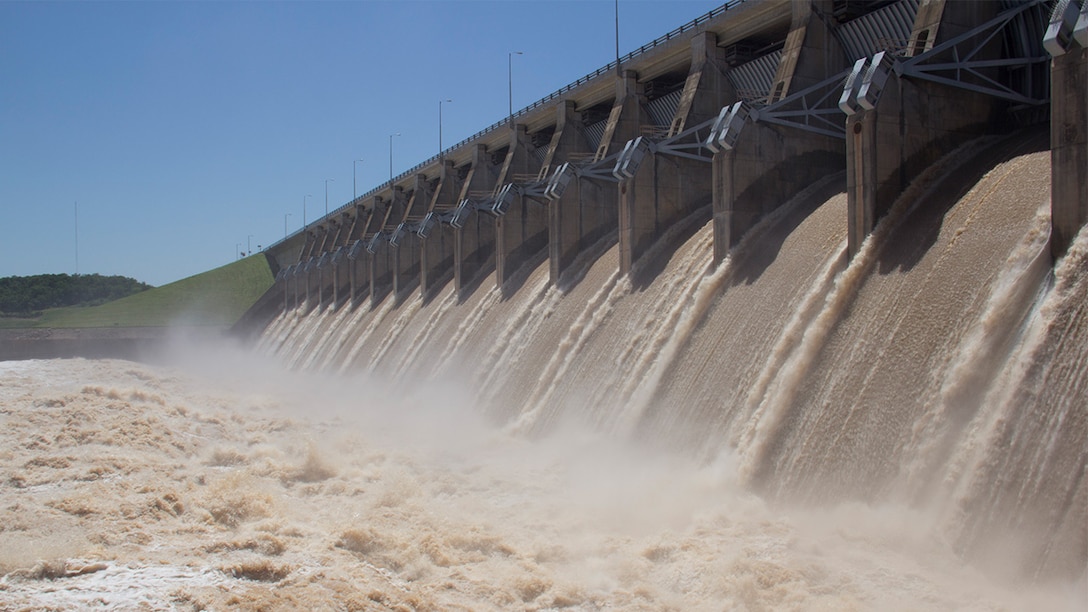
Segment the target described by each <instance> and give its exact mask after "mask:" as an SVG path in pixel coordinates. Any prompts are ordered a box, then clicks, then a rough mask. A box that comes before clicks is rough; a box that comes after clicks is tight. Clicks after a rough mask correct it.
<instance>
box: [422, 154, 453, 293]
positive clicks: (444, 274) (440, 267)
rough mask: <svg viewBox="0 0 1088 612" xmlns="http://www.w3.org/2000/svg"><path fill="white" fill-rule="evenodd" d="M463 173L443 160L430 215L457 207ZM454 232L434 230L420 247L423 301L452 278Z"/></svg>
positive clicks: (444, 228)
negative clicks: (461, 174)
mask: <svg viewBox="0 0 1088 612" xmlns="http://www.w3.org/2000/svg"><path fill="white" fill-rule="evenodd" d="M461 187H462V181H461V177H460V172H459V171H458V169H457V168H455V167H454V165H453V162H452V161H449V160H444V161H443V163H442V166H441V169H440V171H439V176H438V184H437V185H436V186H435V189H434V193H433V194H432V195H431V202H430V206H429V207H428V209H427V212H433V213H435V214H441V213H445V212H449V211H450V210H453V208H454V207H455V206H457V198H458V197H459V196H460V194H461ZM453 247H454V232H453V230H452V229H451V228H450V227H449V226H447V225H443V224H441V223H438V224H436V225H435V226H434V227H433V228H431V232H430V234H429V235H428V236H427V239H426V240H423V241H422V244H421V245H420V254H419V259H420V261H419V266H420V272H419V284H420V291H422V292H423V300H424V301H427V300H429V299H430V298H431V297H432V296H433V295H434V292H435V291H436V290H437V289H438V288H439V287H441V286H442V284H443V283H445V282H447V281H449V280H450V279H451V278H453V268H454V265H453Z"/></svg>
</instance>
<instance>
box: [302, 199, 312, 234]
mask: <svg viewBox="0 0 1088 612" xmlns="http://www.w3.org/2000/svg"><path fill="white" fill-rule="evenodd" d="M312 197H313V196H312V195H310V194H306V196H305V197H303V198H302V228H303V229H306V198H312Z"/></svg>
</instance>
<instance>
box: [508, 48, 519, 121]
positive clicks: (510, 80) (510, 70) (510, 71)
mask: <svg viewBox="0 0 1088 612" xmlns="http://www.w3.org/2000/svg"><path fill="white" fill-rule="evenodd" d="M515 55H523V53H522V52H521V51H511V52H510V53H507V54H506V82H507V84H508V86H509V89H510V125H511V126H512V125H513V119H514V56H515Z"/></svg>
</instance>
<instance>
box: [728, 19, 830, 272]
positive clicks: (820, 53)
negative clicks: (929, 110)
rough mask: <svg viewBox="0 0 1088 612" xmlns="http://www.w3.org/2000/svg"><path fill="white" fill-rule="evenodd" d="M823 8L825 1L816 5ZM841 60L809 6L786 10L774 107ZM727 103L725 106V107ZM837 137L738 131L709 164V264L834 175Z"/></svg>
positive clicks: (758, 128) (761, 126) (762, 128)
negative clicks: (711, 257)
mask: <svg viewBox="0 0 1088 612" xmlns="http://www.w3.org/2000/svg"><path fill="white" fill-rule="evenodd" d="M816 4H819V5H820V6H817V8H818V9H820V8H821V7H822V9H825V10H829V9H830V6H823V5H828V4H829V3H827V2H822V1H821V2H819V3H816ZM847 64H848V63H847V58H846V57H845V54H844V53H843V50H842V48H841V46H840V45H839V43H838V41H837V40H836V39H835V37H834V36H833V35H832V34H831V30H830V28H829V26H828V24H827V23H826V22H825V21H824V20H822V19H820V17H819V16H818V14H817V13H816V12H815V11H813V7H812V4H810V3H808V2H796V3H794V4H793V21H792V23H791V26H790V33H789V35H788V36H787V37H786V43H785V47H784V48H783V50H782V60H781V61H780V62H779V65H778V70H777V71H776V73H775V79H774V82H773V85H772V88H771V91H770V92H768V97H769V98H770V99H773V100H774V101H779V100H782V99H783V98H785V97H787V96H789V95H790V94H791V93H793V92H795V91H799V90H803V89H805V88H808V87H811V86H813V85H816V84H818V83H820V82H821V81H824V80H825V79H827V78H828V77H830V76H832V75H834V74H836V73H838V72H840V71H842V70H843V69H845V68H846V67H847ZM728 102H729V101H727V103H728ZM845 148H846V147H845V145H844V143H843V141H842V140H841V139H838V138H834V137H831V136H822V135H819V134H814V133H811V132H807V131H804V130H801V129H798V128H792V127H785V126H773V125H770V124H766V123H758V122H756V123H749V124H747V125H745V126H744V127H743V129H742V131H741V133H740V135H739V137H738V138H737V142H736V145H735V146H734V147H733V149H732V150H726V151H721V152H718V153H716V154H715V155H714V161H713V163H712V176H711V181H712V187H713V230H714V262H715V263H717V262H720V261H721V260H722V259H724V258H725V256H726V255H727V254H728V253H729V250H730V249H731V248H733V247H734V246H736V244H737V243H738V242H740V240H741V238H743V237H744V235H745V234H746V233H748V231H749V230H751V229H752V227H754V226H755V225H756V224H757V223H759V221H760V219H762V218H763V217H764V216H766V215H767V214H769V213H770V212H772V211H773V210H775V209H776V208H778V207H779V206H781V205H783V204H785V203H786V202H787V201H789V200H790V199H791V198H792V197H793V196H795V195H796V194H797V193H799V192H800V191H802V190H803V189H805V188H806V187H808V186H809V185H811V184H812V183H813V182H815V181H817V180H820V179H822V178H823V177H825V176H827V175H828V174H834V173H836V172H841V171H842V167H843V164H844V156H845Z"/></svg>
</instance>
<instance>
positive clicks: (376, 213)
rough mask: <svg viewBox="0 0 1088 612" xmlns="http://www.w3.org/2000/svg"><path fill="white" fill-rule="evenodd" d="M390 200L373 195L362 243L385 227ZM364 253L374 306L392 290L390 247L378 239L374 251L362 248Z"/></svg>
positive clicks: (394, 192)
mask: <svg viewBox="0 0 1088 612" xmlns="http://www.w3.org/2000/svg"><path fill="white" fill-rule="evenodd" d="M396 193H397V190H396V189H394V190H393V191H392V194H393V197H395V195H396ZM391 204H392V202H390V201H389V200H384V199H382V198H381V197H380V196H374V202H373V205H372V207H371V209H370V210H371V212H370V218H369V219H368V221H367V226H366V229H365V230H364V232H363V242H364V244H366V243H369V242H370V240H371V239H372V238H373V237H374V235H375V234H377V233H378V232H380V231H382V229H383V228H384V227H385V221H386V218H387V217H388V214H389V209H390V207H391ZM363 252H364V253H366V257H365V259H366V265H367V282H368V284H369V285H370V306H371V308H374V307H376V306H377V305H378V304H380V303H381V301H382V300H383V299H385V296H387V295H389V292H390V291H392V290H393V274H392V268H393V265H392V264H393V262H392V257H391V255H390V249H389V245H388V243H384V242H381V241H379V242H378V243H377V245H376V248H375V252H374V253H370V252H368V251H366V249H363Z"/></svg>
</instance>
